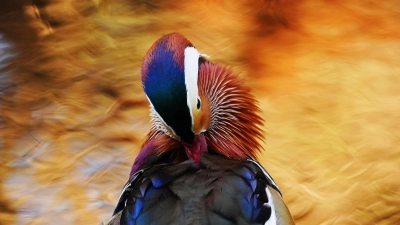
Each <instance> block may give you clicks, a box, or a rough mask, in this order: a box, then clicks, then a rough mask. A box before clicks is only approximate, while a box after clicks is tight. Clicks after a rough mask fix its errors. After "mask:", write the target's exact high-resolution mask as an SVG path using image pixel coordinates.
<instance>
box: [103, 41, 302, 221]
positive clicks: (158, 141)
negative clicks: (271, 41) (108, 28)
mask: <svg viewBox="0 0 400 225" xmlns="http://www.w3.org/2000/svg"><path fill="white" fill-rule="evenodd" d="M141 78H142V83H143V88H144V92H145V93H146V96H147V98H148V100H149V103H150V109H151V113H150V114H151V118H152V127H151V129H150V132H149V133H148V135H147V136H146V138H145V141H144V144H143V146H142V149H141V151H140V153H139V154H138V156H137V157H136V160H135V162H134V164H133V166H132V170H131V173H130V179H129V180H128V182H127V183H126V185H125V187H124V188H123V190H122V193H121V196H120V198H119V201H118V203H117V206H116V208H115V211H114V215H113V217H112V219H111V220H110V222H108V224H123V225H125V224H129V225H134V224H144V225H149V224H154V225H161V224H165V225H172V224H179V225H181V224H190V225H200V224H202V225H203V224H204V225H205V224H218V225H225V224H226V225H227V224H271V225H272V224H294V222H293V220H292V217H291V215H290V212H289V210H288V208H287V207H286V205H285V203H284V202H283V200H282V197H281V192H280V190H279V188H278V186H277V185H276V183H275V182H274V180H273V179H272V177H271V176H270V175H269V174H268V172H267V171H266V170H265V169H264V168H263V167H262V166H261V165H260V163H259V162H257V161H256V159H255V155H256V153H257V152H258V151H260V150H261V145H260V143H259V141H260V139H261V138H262V135H263V133H262V131H261V126H262V123H263V120H262V118H261V117H260V115H259V112H260V109H259V108H258V106H257V102H256V100H255V98H254V97H253V95H251V94H250V92H249V89H248V88H247V87H245V86H243V84H242V81H240V80H239V78H238V77H237V75H235V74H234V73H233V72H232V71H231V70H230V69H229V68H227V67H225V66H223V65H220V64H218V63H213V62H211V61H209V60H208V56H207V55H204V54H201V53H199V51H198V50H197V49H196V48H195V47H194V46H193V45H192V44H191V43H190V42H189V41H188V40H187V39H186V38H185V37H183V36H182V35H181V34H178V33H172V34H168V35H165V36H163V37H161V38H160V39H159V40H157V41H156V42H155V43H154V44H153V46H152V47H151V48H150V49H149V50H148V52H147V54H146V55H145V58H144V61H143V64H142V68H141Z"/></svg>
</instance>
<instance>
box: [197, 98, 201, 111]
mask: <svg viewBox="0 0 400 225" xmlns="http://www.w3.org/2000/svg"><path fill="white" fill-rule="evenodd" d="M200 107H201V101H200V98H199V97H197V110H199V109H200Z"/></svg>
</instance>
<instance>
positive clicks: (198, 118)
mask: <svg viewBox="0 0 400 225" xmlns="http://www.w3.org/2000/svg"><path fill="white" fill-rule="evenodd" d="M200 99H201V101H202V102H201V103H202V105H201V108H200V110H197V109H195V110H194V111H195V112H193V117H194V124H193V132H194V133H195V134H196V135H197V134H200V133H201V132H204V131H206V130H207V129H208V128H209V127H210V123H211V112H210V102H209V101H208V99H207V98H205V96H200Z"/></svg>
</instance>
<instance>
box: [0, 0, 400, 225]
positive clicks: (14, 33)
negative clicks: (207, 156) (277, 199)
mask: <svg viewBox="0 0 400 225" xmlns="http://www.w3.org/2000/svg"><path fill="white" fill-rule="evenodd" d="M171 32H180V33H182V34H183V35H185V36H186V37H187V38H188V39H189V40H191V42H192V43H193V44H194V45H195V46H196V47H197V49H199V51H200V52H202V53H206V54H208V55H209V56H211V59H210V60H212V61H216V62H221V63H224V64H226V65H229V66H231V67H232V68H233V70H234V71H235V72H237V73H238V74H240V76H241V78H243V79H244V80H245V83H246V84H247V85H248V86H250V87H252V89H253V94H254V95H255V96H256V97H257V99H258V100H259V102H260V106H261V108H262V111H263V112H262V113H263V114H262V116H263V118H264V119H265V128H264V130H265V131H266V135H265V144H264V148H265V151H264V152H263V154H260V155H259V159H260V161H261V162H262V164H263V165H264V166H265V167H266V168H267V169H268V171H269V172H270V173H271V174H272V175H273V177H274V179H275V181H276V182H277V183H278V185H279V186H280V188H281V190H282V193H283V197H284V200H285V201H286V203H287V205H288V207H289V209H290V211H291V212H292V215H293V217H294V219H295V221H296V224H300V225H301V224H307V225H309V224H400V207H399V206H400V61H399V55H400V2H399V1H398V0H386V1H380V0H370V1H356V0H330V1H328V0H325V1H324V0H264V1H262V0H237V1H228V0H216V1H211V0H208V1H201V2H200V1H188V0H13V1H1V3H0V224H1V225H3V224H7V225H8V224H30V225H40V224H54V223H56V224H60V225H62V224H98V223H99V222H100V221H106V220H108V219H109V218H110V216H111V214H112V212H113V209H114V206H115V204H116V201H117V199H118V197H119V194H120V191H121V189H122V187H123V185H124V184H125V182H126V180H127V178H128V175H129V172H130V167H131V165H132V163H133V161H134V158H135V156H136V154H137V153H138V151H139V150H140V145H141V142H142V139H143V137H144V135H145V134H146V132H147V131H148V130H149V128H150V122H149V111H148V103H147V99H146V97H145V95H144V93H143V92H142V87H141V82H140V65H141V61H142V58H143V56H144V54H145V53H146V51H147V49H148V48H149V47H150V46H151V45H152V43H153V42H154V41H155V40H157V39H158V38H159V37H161V36H162V35H164V34H168V33H171Z"/></svg>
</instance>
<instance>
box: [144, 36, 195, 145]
mask: <svg viewBox="0 0 400 225" xmlns="http://www.w3.org/2000/svg"><path fill="white" fill-rule="evenodd" d="M187 47H192V45H191V43H190V42H189V41H188V40H186V39H185V38H184V37H183V36H182V35H180V34H177V33H172V34H169V35H166V36H164V37H162V38H160V39H159V40H158V41H156V42H155V43H154V44H153V46H152V47H151V48H150V50H149V51H148V52H147V54H146V56H145V59H144V61H143V65H142V82H143V87H144V91H145V93H146V95H147V97H148V99H149V101H150V103H151V105H152V107H153V109H154V111H155V112H156V113H157V114H158V116H159V117H160V119H161V120H162V122H163V123H164V125H166V126H167V127H168V129H169V130H170V132H172V133H173V135H174V136H176V137H178V138H180V139H181V140H183V141H185V142H188V143H192V142H193V138H194V133H193V132H192V130H191V127H192V118H191V114H190V108H189V106H188V104H187V101H188V100H187V99H188V97H187V96H188V93H187V87H186V84H185V68H184V64H185V63H184V61H185V56H184V55H185V54H184V52H185V49H186V48H187Z"/></svg>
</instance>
